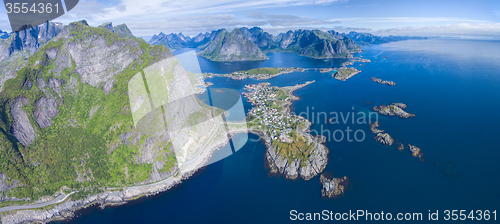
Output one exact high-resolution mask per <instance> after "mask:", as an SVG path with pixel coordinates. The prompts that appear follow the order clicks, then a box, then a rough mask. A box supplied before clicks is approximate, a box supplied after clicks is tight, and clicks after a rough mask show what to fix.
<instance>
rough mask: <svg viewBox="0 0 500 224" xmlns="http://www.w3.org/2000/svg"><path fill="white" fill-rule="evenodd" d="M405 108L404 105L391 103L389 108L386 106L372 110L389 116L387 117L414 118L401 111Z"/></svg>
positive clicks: (413, 115) (375, 107)
mask: <svg viewBox="0 0 500 224" xmlns="http://www.w3.org/2000/svg"><path fill="white" fill-rule="evenodd" d="M405 108H406V105H405V104H403V103H392V104H391V105H389V106H386V105H381V106H374V107H373V110H374V111H376V112H378V113H379V114H382V115H389V116H394V115H396V116H398V117H401V118H410V117H415V114H410V113H407V112H406V111H404V110H403V109H405Z"/></svg>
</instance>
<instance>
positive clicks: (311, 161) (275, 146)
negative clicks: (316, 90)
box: [243, 81, 328, 180]
mask: <svg viewBox="0 0 500 224" xmlns="http://www.w3.org/2000/svg"><path fill="white" fill-rule="evenodd" d="M312 82H314V81H312ZM312 82H306V83H305V84H302V85H296V86H290V87H281V88H278V87H274V86H270V85H269V83H260V84H257V85H255V84H253V85H249V86H247V87H246V88H245V90H246V91H248V92H245V93H243V95H245V96H246V97H247V99H248V101H249V102H250V103H252V105H253V106H254V108H252V109H251V110H250V112H248V118H247V120H248V121H247V123H248V129H249V130H250V131H251V132H254V133H257V134H259V135H260V136H261V137H262V138H263V139H264V142H265V144H266V147H267V152H266V159H267V162H268V164H269V167H270V170H271V172H272V173H280V174H282V175H284V176H285V177H287V178H290V179H296V178H297V177H298V176H300V177H301V178H302V179H304V180H309V179H311V178H312V177H314V176H316V175H317V174H319V173H321V172H322V171H323V169H324V168H325V166H326V164H327V161H328V159H327V155H328V149H327V148H326V147H325V146H324V145H323V144H321V143H322V142H323V141H322V140H320V139H321V137H318V136H317V137H314V136H312V135H311V134H309V127H310V126H311V122H310V121H308V120H307V119H305V118H304V117H301V116H297V115H292V114H290V104H291V101H293V100H297V99H298V97H296V96H294V95H293V94H292V92H293V91H295V90H297V89H299V88H302V87H304V86H306V85H308V84H310V83H312Z"/></svg>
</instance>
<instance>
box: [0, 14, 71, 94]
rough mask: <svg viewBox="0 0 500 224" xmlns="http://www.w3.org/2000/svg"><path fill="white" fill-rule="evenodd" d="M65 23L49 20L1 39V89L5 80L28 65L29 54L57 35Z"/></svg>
mask: <svg viewBox="0 0 500 224" xmlns="http://www.w3.org/2000/svg"><path fill="white" fill-rule="evenodd" d="M63 27H64V25H63V24H62V23H54V22H47V23H45V24H43V25H40V26H37V27H33V28H30V29H26V30H23V31H20V32H16V33H13V34H12V35H9V37H8V38H6V39H0V91H1V90H2V89H3V84H4V83H5V81H7V80H9V79H12V78H14V77H15V73H16V71H17V70H19V69H20V68H21V67H24V66H26V64H27V60H26V59H27V58H28V57H29V55H31V54H34V53H35V52H36V50H37V49H38V48H39V47H41V46H42V45H44V44H45V43H47V42H48V41H50V40H51V39H52V38H54V37H55V36H57V34H58V33H59V32H61V30H62V28H63Z"/></svg>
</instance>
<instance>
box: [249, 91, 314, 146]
mask: <svg viewBox="0 0 500 224" xmlns="http://www.w3.org/2000/svg"><path fill="white" fill-rule="evenodd" d="M245 90H246V91H249V92H244V93H243V95H245V96H246V97H247V98H248V101H249V102H250V103H252V105H253V106H254V107H253V108H252V109H251V110H250V111H249V112H248V123H249V124H250V125H252V126H256V127H259V128H261V130H266V132H267V134H268V135H269V136H270V137H271V139H272V140H273V141H281V142H288V143H292V142H293V140H292V139H291V134H292V131H293V130H294V129H296V128H297V127H298V126H299V125H301V124H304V122H305V120H304V118H302V117H299V116H295V115H290V114H289V113H288V112H289V111H288V109H287V107H286V104H289V101H290V99H289V97H290V96H289V94H290V93H289V92H286V91H285V90H283V89H280V88H278V87H273V86H270V85H269V83H259V84H257V85H255V84H252V85H248V86H246V88H245ZM262 128H265V129H262Z"/></svg>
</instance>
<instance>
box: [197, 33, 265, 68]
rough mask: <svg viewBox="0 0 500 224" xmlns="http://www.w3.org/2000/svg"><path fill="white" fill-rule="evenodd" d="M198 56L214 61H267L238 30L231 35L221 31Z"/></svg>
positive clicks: (255, 46)
mask: <svg viewBox="0 0 500 224" xmlns="http://www.w3.org/2000/svg"><path fill="white" fill-rule="evenodd" d="M200 56H202V57H206V58H208V59H210V60H214V61H251V60H266V59H269V58H268V57H267V56H266V55H265V54H264V53H262V51H261V50H260V49H259V47H258V46H257V45H256V44H255V43H253V42H252V41H251V40H250V39H249V38H247V37H245V36H243V34H242V33H241V31H240V30H239V29H234V30H233V31H232V32H231V33H229V32H227V31H226V30H221V31H220V32H219V33H218V34H217V36H216V37H215V38H214V40H212V41H211V42H210V44H209V45H208V46H207V47H206V48H205V49H204V50H203V51H202V52H200Z"/></svg>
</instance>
